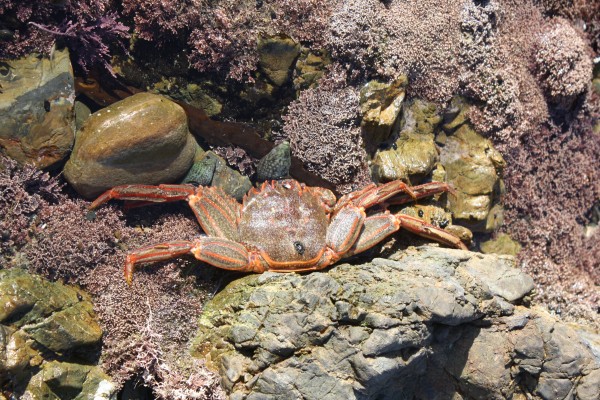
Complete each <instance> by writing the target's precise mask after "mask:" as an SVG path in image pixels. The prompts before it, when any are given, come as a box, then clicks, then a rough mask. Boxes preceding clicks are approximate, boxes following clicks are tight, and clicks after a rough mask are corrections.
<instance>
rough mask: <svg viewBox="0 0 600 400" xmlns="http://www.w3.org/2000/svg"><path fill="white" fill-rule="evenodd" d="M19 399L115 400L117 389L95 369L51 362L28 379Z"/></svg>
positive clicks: (94, 367)
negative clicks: (21, 397)
mask: <svg viewBox="0 0 600 400" xmlns="http://www.w3.org/2000/svg"><path fill="white" fill-rule="evenodd" d="M23 398H31V399H48V400H54V399H56V400H64V399H72V400H87V399H94V400H116V398H117V386H116V385H115V384H114V383H113V382H111V380H110V378H109V377H108V376H107V375H106V374H105V373H104V372H102V370H101V369H100V368H99V367H96V366H91V365H82V364H73V363H67V362H59V361H51V362H48V363H45V364H44V365H43V366H42V369H41V370H40V372H38V373H37V374H35V375H34V376H33V377H32V378H31V379H30V380H29V383H28V385H27V388H26V389H25V392H24V394H23Z"/></svg>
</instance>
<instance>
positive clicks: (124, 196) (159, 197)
mask: <svg viewBox="0 0 600 400" xmlns="http://www.w3.org/2000/svg"><path fill="white" fill-rule="evenodd" d="M195 192H196V188H195V187H194V186H191V185H158V186H154V185H121V186H115V187H114V188H112V189H109V190H107V191H106V192H104V193H102V194H101V195H100V196H99V197H98V198H97V199H96V200H94V201H93V202H92V204H90V207H89V208H90V210H93V209H95V208H98V207H100V206H101V205H102V204H104V203H106V202H108V201H110V200H113V199H116V200H126V201H132V202H133V205H134V206H141V205H146V204H150V203H164V202H169V201H179V200H187V198H188V197H189V196H191V195H193V194H194V193H195Z"/></svg>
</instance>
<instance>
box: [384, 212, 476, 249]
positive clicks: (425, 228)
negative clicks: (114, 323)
mask: <svg viewBox="0 0 600 400" xmlns="http://www.w3.org/2000/svg"><path fill="white" fill-rule="evenodd" d="M394 217H396V218H397V219H398V221H399V222H400V226H401V227H402V228H403V229H406V230H407V231H410V232H412V233H414V234H416V235H419V236H422V237H424V238H427V239H431V240H435V241H436V242H440V243H444V244H446V245H448V246H451V247H456V248H457V249H462V250H468V249H467V246H466V245H465V244H464V243H463V242H462V241H461V240H460V239H459V238H458V237H457V236H454V235H453V234H451V233H450V232H446V231H445V230H443V229H442V228H438V227H437V226H434V225H431V224H428V223H427V222H425V221H423V220H422V219H419V218H416V217H411V216H410V215H406V214H396V215H394Z"/></svg>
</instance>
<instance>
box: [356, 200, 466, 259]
mask: <svg viewBox="0 0 600 400" xmlns="http://www.w3.org/2000/svg"><path fill="white" fill-rule="evenodd" d="M400 228H404V229H406V230H408V231H410V232H412V233H414V234H416V235H419V236H422V237H426V238H429V239H432V240H435V241H437V242H440V243H444V244H446V245H448V246H451V247H456V248H459V249H463V250H467V246H465V244H464V243H463V242H462V241H461V240H460V239H459V238H458V237H456V236H454V235H453V234H451V233H449V232H446V231H445V230H443V229H441V228H438V227H437V226H434V225H431V224H428V223H427V222H425V221H423V220H421V219H419V218H415V217H411V216H409V215H405V214H390V213H389V212H388V211H386V212H385V213H381V214H375V215H371V216H369V217H367V218H366V219H365V221H364V223H363V228H362V230H361V232H360V236H359V237H358V239H357V240H356V242H355V243H354V245H353V246H352V248H351V249H350V250H349V251H348V252H347V253H346V254H344V257H349V256H351V255H354V254H358V253H362V252H363V251H365V250H368V249H370V248H371V247H373V246H375V245H376V244H378V243H380V242H381V241H382V240H384V239H385V238H386V237H388V236H390V235H391V234H392V233H394V232H397V231H398V230H399V229H400Z"/></svg>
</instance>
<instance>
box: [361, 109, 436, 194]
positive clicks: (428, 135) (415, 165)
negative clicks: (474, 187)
mask: <svg viewBox="0 0 600 400" xmlns="http://www.w3.org/2000/svg"><path fill="white" fill-rule="evenodd" d="M440 121H441V117H440V115H439V113H438V111H437V107H436V106H435V105H434V104H433V103H428V102H425V101H422V100H413V101H412V102H410V103H408V104H406V105H404V106H403V107H402V114H401V121H400V123H399V129H400V130H399V133H398V134H397V137H394V139H393V140H394V142H393V143H392V145H391V146H390V147H389V148H387V149H382V150H379V151H378V152H377V154H376V155H375V157H374V158H373V167H372V170H373V175H374V178H375V180H377V181H379V182H389V181H393V180H396V179H402V180H404V181H407V182H410V183H411V184H413V185H415V184H417V183H419V182H420V181H421V180H422V179H423V178H424V177H425V176H426V175H428V174H429V173H431V172H432V171H433V169H434V167H435V165H436V162H437V161H438V160H439V157H438V150H437V148H436V146H435V142H434V131H435V128H436V127H437V125H438V124H439V123H440Z"/></svg>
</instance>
